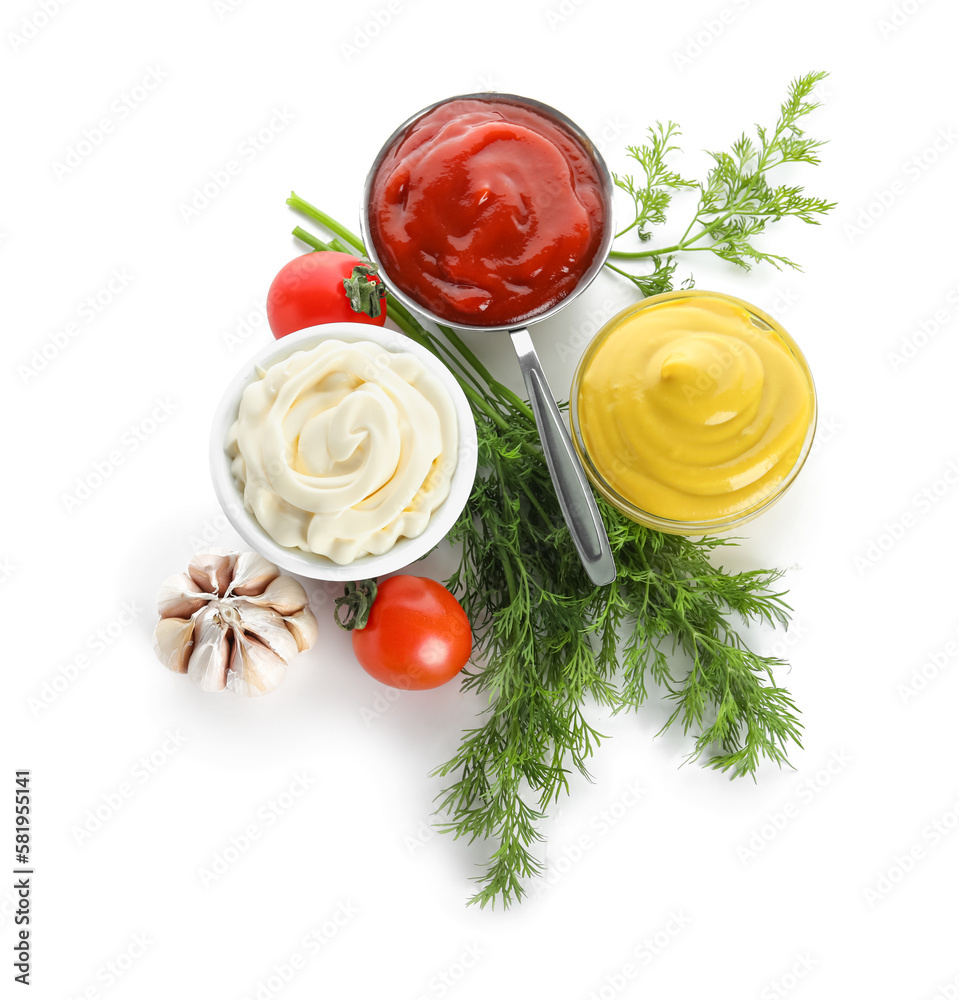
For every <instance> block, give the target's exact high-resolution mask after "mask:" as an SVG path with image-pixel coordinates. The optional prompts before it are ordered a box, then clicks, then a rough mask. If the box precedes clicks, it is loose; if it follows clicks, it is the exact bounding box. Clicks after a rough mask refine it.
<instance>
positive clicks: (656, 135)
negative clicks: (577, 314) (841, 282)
mask: <svg viewBox="0 0 959 1000" xmlns="http://www.w3.org/2000/svg"><path fill="white" fill-rule="evenodd" d="M826 76H827V74H826V73H824V72H817V73H807V74H806V75H805V76H801V77H798V78H797V79H795V80H793V81H792V82H791V83H790V85H789V91H788V94H787V96H786V100H785V101H783V103H782V104H781V105H780V108H779V117H778V118H777V120H776V123H775V125H773V126H772V127H771V128H765V127H763V126H761V125H757V126H756V135H755V137H754V138H753V137H750V136H748V135H746V133H745V132H744V133H743V134H742V135H741V136H740V137H739V138H738V139H737V140H736V141H735V142H733V144H732V146H731V148H730V150H729V151H728V152H726V151H723V152H709V156H710V157H711V158H712V161H713V166H712V167H711V169H710V170H709V172H708V174H707V175H706V179H705V180H703V181H689V180H685V179H683V178H682V177H681V176H680V175H679V174H678V173H677V172H676V171H675V170H673V169H671V168H670V167H669V166H668V163H667V161H668V159H669V157H670V154H672V153H675V152H677V151H678V149H679V147H678V146H677V145H676V144H675V143H674V141H673V140H674V139H676V138H677V137H678V136H679V135H680V130H679V126H678V125H677V124H676V123H675V122H667V123H666V124H665V125H663V124H662V123H661V122H657V123H656V124H655V125H654V126H651V127H650V128H649V129H648V130H647V135H648V142H646V143H645V144H644V145H642V146H629V147H627V153H628V155H629V156H630V157H631V158H632V159H634V160H635V161H636V162H637V163H638V165H639V167H640V169H641V171H642V174H641V176H640V178H639V179H638V180H637V178H636V176H634V175H632V174H627V175H623V176H619V175H614V176H613V180H614V181H615V183H616V185H617V186H618V187H620V188H621V189H622V190H623V191H625V192H626V193H627V194H628V195H629V196H630V197H631V198H632V199H633V203H634V206H635V218H634V219H633V221H632V222H631V223H630V224H629V225H627V226H626V227H625V228H623V229H622V230H620V232H619V233H617V238H618V237H620V236H625V235H626V234H627V233H628V232H630V231H632V230H636V231H637V232H638V235H639V239H640V240H641V241H642V242H647V241H649V240H651V239H652V235H653V234H652V232H651V231H650V227H652V226H660V225H663V224H664V223H665V222H666V213H667V209H668V207H669V204H670V201H671V199H672V196H673V194H674V193H675V192H676V191H678V190H680V189H682V188H694V189H696V190H697V191H698V200H697V203H696V209H695V212H694V214H693V217H692V219H691V220H690V222H689V224H688V225H687V226H686V229H685V232H684V233H683V235H682V236H681V237H680V238H679V240H678V241H677V242H675V243H673V244H670V245H668V246H663V247H657V248H650V249H643V250H619V249H614V250H613V251H612V252H611V253H610V255H609V257H610V259H609V261H608V262H607V265H608V266H609V267H610V268H611V269H612V270H614V271H616V272H617V273H619V274H621V275H623V277H625V278H628V279H629V280H630V281H632V282H633V283H634V284H635V285H636V286H637V287H638V288H639V289H640V291H641V292H642V293H643V294H644V295H651V294H655V293H656V292H659V291H667V290H668V287H671V286H670V283H671V281H672V277H673V273H674V272H675V270H676V266H677V259H676V258H677V255H678V254H681V253H692V252H702V251H708V252H710V253H713V254H715V255H716V256H717V257H720V258H721V259H723V260H726V261H729V262H730V263H732V264H735V265H737V266H738V267H742V268H745V269H746V270H749V269H750V268H751V267H752V266H753V264H755V263H757V262H759V261H765V262H766V263H769V264H772V265H773V266H774V267H777V268H782V267H791V268H795V269H797V270H798V269H799V265H798V264H796V263H795V262H794V261H792V260H790V259H789V258H788V257H785V256H783V255H781V254H775V253H771V252H769V251H768V250H765V249H763V248H762V247H761V246H759V245H758V244H757V242H756V239H757V237H759V236H761V235H762V234H763V233H764V232H765V231H766V227H767V226H768V225H769V224H770V223H771V222H777V221H779V220H780V219H783V218H786V217H787V216H790V217H793V218H796V219H799V220H800V221H802V222H808V223H812V224H814V225H816V224H818V223H819V221H820V219H819V217H820V216H822V215H824V214H825V213H827V212H829V211H831V210H832V209H833V208H835V207H836V204H835V202H829V201H825V200H824V199H822V198H816V197H812V196H809V195H807V194H805V193H804V191H803V189H802V188H801V187H798V186H796V185H791V184H772V183H771V182H770V180H769V174H770V173H771V172H772V171H773V170H775V169H776V168H778V167H782V166H784V165H786V164H789V163H809V164H816V163H818V162H819V150H820V148H821V147H822V146H823V145H824V142H823V140H820V139H812V138H809V137H808V136H807V135H806V134H805V132H804V131H803V128H802V126H803V124H804V121H803V120H804V119H805V117H806V116H807V115H808V114H810V113H811V112H812V111H814V110H815V109H816V108H818V107H819V104H818V102H816V101H814V100H810V97H811V95H812V93H813V91H814V90H815V88H816V85H817V84H818V83H819V82H820V81H821V80H823V79H824V78H825V77H826ZM647 258H648V259H649V261H650V263H651V264H652V265H653V270H652V271H650V272H646V273H643V274H635V273H633V272H630V271H626V270H624V269H623V268H621V267H619V266H618V265H617V264H614V263H613V261H627V260H633V261H635V260H643V259H647ZM684 284H685V285H689V284H691V279H690V280H688V281H687V282H685V283H684Z"/></svg>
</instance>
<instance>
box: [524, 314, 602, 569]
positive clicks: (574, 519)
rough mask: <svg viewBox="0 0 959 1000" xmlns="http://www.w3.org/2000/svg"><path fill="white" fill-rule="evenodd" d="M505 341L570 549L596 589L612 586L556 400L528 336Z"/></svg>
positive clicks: (591, 503)
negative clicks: (516, 366) (569, 538)
mask: <svg viewBox="0 0 959 1000" xmlns="http://www.w3.org/2000/svg"><path fill="white" fill-rule="evenodd" d="M510 337H511V339H512V341H513V348H514V349H515V351H516V357H517V358H518V359H519V366H520V370H521V371H522V373H523V380H524V381H525V383H526V391H527V392H528V393H529V401H530V406H532V408H533V415H534V416H535V418H536V427H537V429H538V430H539V436H540V441H541V442H542V444H543V452H544V454H545V455H546V464H547V465H548V466H549V474H550V476H551V477H552V479H553V486H554V487H555V489H556V496H557V498H558V499H559V505H560V508H561V509H562V511H563V517H564V518H565V519H566V524H567V525H568V526H569V530H570V533H571V534H572V536H573V544H574V545H575V546H576V551H577V552H578V553H579V557H580V559H581V560H582V561H583V566H584V568H585V569H586V572H587V574H588V575H589V578H590V580H592V581H593V583H595V584H596V585H597V586H604V585H605V584H608V583H612V582H613V580H615V579H616V564H615V563H614V562H613V552H612V549H610V547H609V539H608V538H607V537H606V528H605V527H604V525H603V519H602V517H601V516H600V513H599V509H598V508H597V506H596V499H595V497H594V496H593V491H592V489H591V487H590V485H589V480H588V479H587V478H586V473H585V472H584V471H583V467H582V465H580V463H579V459H578V458H577V457H576V452H575V451H574V450H573V442H572V441H571V440H570V437H569V431H567V429H566V422H565V421H564V420H563V416H562V414H561V413H560V412H559V408H558V407H557V406H556V400H555V399H554V398H553V393H552V391H551V390H550V387H549V383H548V382H547V381H546V375H545V374H544V373H543V368H542V365H540V363H539V358H538V357H537V356H536V351H535V350H534V348H533V341H532V339H531V338H530V335H529V330H527V329H526V328H525V327H522V328H520V329H518V330H510Z"/></svg>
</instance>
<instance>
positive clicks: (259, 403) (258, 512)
mask: <svg viewBox="0 0 959 1000" xmlns="http://www.w3.org/2000/svg"><path fill="white" fill-rule="evenodd" d="M259 376H260V377H259V378H257V379H256V380H255V381H253V382H251V383H250V384H249V385H248V386H247V387H246V389H244V391H243V395H242V397H241V399H240V406H239V412H238V415H237V419H236V421H235V422H234V423H233V425H232V427H231V428H230V431H229V434H228V436H227V452H228V454H229V455H230V457H231V458H232V459H233V463H232V471H233V475H234V478H235V479H236V481H237V483H238V485H239V486H240V488H241V489H242V491H243V501H244V505H245V506H246V508H247V510H249V511H250V512H251V513H252V514H253V515H254V517H255V518H256V519H257V521H258V522H259V523H260V525H261V526H262V527H263V529H264V530H265V531H266V532H267V534H269V536H270V537H271V538H272V539H273V540H274V541H276V542H277V543H278V544H280V545H284V546H287V547H289V548H299V549H305V550H306V551H309V552H315V553H317V554H319V555H323V556H326V557H328V558H329V559H332V560H333V561H334V562H336V563H339V564H341V565H342V564H346V563H350V562H352V561H353V560H354V559H357V558H358V557H360V556H363V555H367V554H373V555H380V554H382V553H383V552H386V551H387V550H389V549H390V548H392V547H393V545H395V544H396V541H397V539H399V538H401V537H406V538H415V537H416V536H417V535H420V534H422V532H423V531H424V530H425V529H426V525H427V524H428V522H429V519H430V515H431V513H432V512H433V511H434V510H435V509H436V508H437V507H438V506H439V505H440V504H441V503H442V502H443V500H445V499H446V496H447V494H448V493H449V488H450V481H451V478H452V474H453V469H454V466H455V463H456V453H457V442H458V437H457V428H456V411H455V409H454V406H453V401H452V399H451V398H450V394H449V392H448V391H447V389H446V387H445V386H444V385H443V384H442V383H441V382H440V380H439V379H438V378H436V376H435V375H433V374H432V373H431V372H430V371H428V370H427V368H426V366H425V365H424V364H423V362H422V361H420V359H419V358H417V357H415V356H414V355H412V354H406V353H393V352H390V351H387V350H385V349H383V348H382V347H380V346H379V345H377V344H374V343H371V342H368V341H361V342H357V343H344V342H343V341H340V340H326V341H323V342H322V343H320V344H317V346H316V347H314V348H312V349H310V350H308V351H299V352H297V353H296V354H293V355H292V356H291V357H289V358H286V359H284V360H282V361H278V362H277V363H275V364H273V365H271V366H270V367H269V368H267V369H266V370H260V371H259Z"/></svg>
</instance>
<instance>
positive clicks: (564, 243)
mask: <svg viewBox="0 0 959 1000" xmlns="http://www.w3.org/2000/svg"><path fill="white" fill-rule="evenodd" d="M368 212H369V222H370V233H371V236H372V240H373V245H374V247H375V249H376V253H377V256H378V257H379V259H380V261H381V263H382V264H383V268H384V270H385V272H386V274H387V276H388V277H389V278H390V279H391V280H392V281H393V283H394V284H395V285H396V286H398V287H399V288H400V289H402V290H403V291H404V292H406V294H407V295H409V296H410V297H411V298H413V299H414V300H415V301H416V302H418V303H419V304H420V305H421V306H423V307H425V308H426V309H429V310H430V311H431V312H433V313H435V314H436V315H437V316H439V317H441V318H443V319H445V320H448V321H450V322H453V323H462V324H466V325H469V326H506V325H510V324H514V323H516V324H518V323H521V322H522V321H524V320H527V319H529V318H531V317H533V316H535V315H537V314H538V313H541V312H544V311H545V310H547V309H549V308H550V307H551V306H553V305H555V304H556V303H557V302H559V301H560V300H561V299H563V298H565V297H566V296H567V295H568V294H569V293H570V292H571V291H572V290H573V288H575V286H576V284H577V283H578V282H579V280H580V278H581V277H582V276H583V274H584V273H585V272H586V271H587V270H588V269H589V266H590V264H591V263H592V262H593V260H594V258H595V256H596V253H597V251H598V249H599V246H600V244H601V242H602V239H603V233H604V227H605V226H606V224H607V220H606V211H605V207H604V201H603V188H602V181H601V179H600V176H599V172H598V171H597V169H596V167H595V165H594V164H593V161H592V159H591V158H590V156H589V154H588V153H587V151H586V150H585V149H584V148H583V146H582V144H581V143H580V141H579V139H577V138H576V137H575V136H574V135H573V134H572V133H571V132H568V131H567V130H566V129H565V128H564V127H563V126H562V125H561V124H560V123H559V122H557V121H555V120H554V119H552V118H549V117H547V116H546V115H544V114H543V113H541V112H540V111H538V110H536V109H534V108H531V107H528V106H524V105H521V104H517V103H513V102H510V101H506V100H502V101H501V100H480V99H469V100H467V99H456V100H452V101H448V102H446V103H445V104H441V105H440V106H439V107H436V108H434V109H433V110H432V111H429V112H427V113H426V114H425V115H423V116H422V117H421V118H419V119H417V121H415V122H414V123H413V124H412V125H411V126H410V127H409V128H408V129H407V130H406V131H405V132H404V133H403V134H402V135H400V136H399V137H398V138H397V139H396V140H395V141H394V143H393V145H392V146H391V147H390V149H389V150H388V151H387V153H386V155H385V156H384V158H383V160H382V162H381V163H380V166H379V168H378V169H377V172H376V175H375V177H374V179H373V183H372V185H371V188H370V199H369V206H368Z"/></svg>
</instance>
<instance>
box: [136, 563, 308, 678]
mask: <svg viewBox="0 0 959 1000" xmlns="http://www.w3.org/2000/svg"><path fill="white" fill-rule="evenodd" d="M157 610H158V611H159V613H160V620H159V621H158V622H157V625H156V629H155V631H154V633H153V646H154V649H155V650H156V654H157V656H158V657H159V659H160V661H161V662H162V663H163V664H164V665H165V666H166V667H168V668H169V669H170V670H173V671H174V672H175V673H178V674H187V675H188V676H189V677H190V678H191V679H192V680H194V681H195V682H196V683H197V684H199V685H200V687H201V688H202V689H203V690H204V691H222V690H223V689H224V688H226V689H227V690H230V691H235V692H236V693H237V694H241V695H247V696H255V695H261V694H268V693H269V692H270V691H272V690H273V689H274V688H275V687H276V686H277V685H278V684H279V683H280V681H282V680H283V678H284V676H285V675H286V666H287V664H288V663H289V661H290V660H292V659H293V657H294V656H296V654H297V653H298V652H302V651H303V650H305V649H309V648H310V647H311V646H312V645H313V643H314V642H316V638H317V634H318V629H317V624H316V618H315V617H314V615H313V612H312V611H311V610H310V605H309V599H308V598H307V596H306V591H305V590H304V589H303V587H302V586H301V584H299V583H298V582H297V581H296V580H294V579H293V578H292V577H289V576H281V575H280V570H279V568H278V567H277V566H275V565H274V564H273V563H271V562H269V561H268V560H267V559H264V558H263V556H261V555H258V554H257V553H255V552H228V551H226V550H223V549H212V550H210V551H208V552H200V553H198V554H197V555H195V556H194V557H193V559H192V560H191V561H190V565H189V566H188V567H187V570H186V572H185V573H177V574H175V575H174V576H171V577H168V578H167V579H166V580H165V581H164V582H163V585H162V586H161V587H160V592H159V594H158V595H157Z"/></svg>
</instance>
